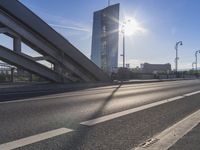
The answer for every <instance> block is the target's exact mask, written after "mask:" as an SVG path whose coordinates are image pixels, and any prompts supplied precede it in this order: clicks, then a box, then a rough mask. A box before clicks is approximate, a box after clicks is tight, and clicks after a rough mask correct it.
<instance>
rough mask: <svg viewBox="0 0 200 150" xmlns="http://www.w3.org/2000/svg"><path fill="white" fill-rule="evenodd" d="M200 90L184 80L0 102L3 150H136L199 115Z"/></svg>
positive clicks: (0, 145) (196, 83)
mask: <svg viewBox="0 0 200 150" xmlns="http://www.w3.org/2000/svg"><path fill="white" fill-rule="evenodd" d="M199 90H200V80H183V81H173V82H172V81H171V82H157V83H146V84H124V85H120V84H119V85H113V86H104V87H98V88H91V89H84V90H79V91H74V92H65V93H60V94H51V93H50V92H49V95H45V96H38V97H34V98H30V99H19V100H15V101H5V102H0V149H1V148H4V149H6V148H7V149H9V148H8V147H9V146H11V147H14V148H17V149H20V150H33V149H36V150H40V149H41V150H55V149H59V150H68V149H69V150H75V149H79V150H94V149H95V150H131V149H133V148H136V147H138V145H140V144H142V143H144V142H145V141H146V140H148V139H150V138H152V137H153V136H155V135H156V134H158V133H160V132H162V131H164V130H165V129H167V128H168V127H170V126H172V125H173V124H175V123H177V122H179V121H181V120H182V119H183V118H185V117H187V116H188V115H190V114H192V113H194V112H195V111H197V110H199V109H200V100H199V99H200V92H199ZM196 91H197V92H196ZM193 92H196V93H193ZM188 93H193V94H188ZM29 94H31V93H29ZM50 94H51V95H50ZM185 94H186V95H185ZM187 94H188V95H187ZM13 96H15V95H13ZM2 97H5V96H4V95H3V96H2ZM0 99H1V95H0ZM49 132H51V133H49ZM41 134H42V135H41ZM19 143H20V144H19ZM22 143H23V144H22ZM21 146H22V147H21Z"/></svg>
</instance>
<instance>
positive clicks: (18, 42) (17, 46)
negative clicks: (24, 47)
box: [13, 37, 21, 53]
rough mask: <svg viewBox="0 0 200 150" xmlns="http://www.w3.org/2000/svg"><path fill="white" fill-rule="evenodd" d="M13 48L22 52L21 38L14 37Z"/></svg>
mask: <svg viewBox="0 0 200 150" xmlns="http://www.w3.org/2000/svg"><path fill="white" fill-rule="evenodd" d="M13 50H14V51H15V52H17V53H21V39H20V38H16V37H15V38H14V39H13Z"/></svg>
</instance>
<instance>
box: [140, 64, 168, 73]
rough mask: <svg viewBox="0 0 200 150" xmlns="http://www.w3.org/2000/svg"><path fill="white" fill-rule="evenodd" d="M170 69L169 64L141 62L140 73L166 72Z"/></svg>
mask: <svg viewBox="0 0 200 150" xmlns="http://www.w3.org/2000/svg"><path fill="white" fill-rule="evenodd" d="M170 71H171V64H169V63H167V64H149V63H144V64H141V72H142V73H167V72H170Z"/></svg>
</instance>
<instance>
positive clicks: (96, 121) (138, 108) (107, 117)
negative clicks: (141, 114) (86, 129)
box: [80, 96, 184, 126]
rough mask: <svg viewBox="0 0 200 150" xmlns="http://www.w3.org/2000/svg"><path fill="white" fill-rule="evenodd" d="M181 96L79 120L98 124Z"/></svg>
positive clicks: (86, 123)
mask: <svg viewBox="0 0 200 150" xmlns="http://www.w3.org/2000/svg"><path fill="white" fill-rule="evenodd" d="M181 98H184V96H177V97H173V98H170V99H166V100H162V101H158V102H154V103H151V104H147V105H143V106H139V107H136V108H133V109H128V110H125V111H121V112H117V113H114V114H110V115H106V116H102V117H99V118H96V119H92V120H88V121H84V122H81V123H80V124H81V125H86V126H93V125H95V124H98V123H102V122H105V121H109V120H112V119H115V118H118V117H122V116H125V115H128V114H132V113H135V112H138V111H141V110H145V109H148V108H151V107H155V106H158V105H161V104H165V103H168V102H172V101H175V100H178V99H181Z"/></svg>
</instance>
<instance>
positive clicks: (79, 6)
mask: <svg viewBox="0 0 200 150" xmlns="http://www.w3.org/2000/svg"><path fill="white" fill-rule="evenodd" d="M20 1H21V2H22V3H23V4H24V5H25V6H27V7H28V8H29V9H31V10H32V11H33V12H34V13H36V14H37V15H38V16H39V17H41V18H42V19H43V20H44V21H45V22H47V23H48V24H49V25H50V26H52V27H53V28H54V29H55V30H56V31H58V32H59V33H60V34H62V35H63V36H64V37H65V38H66V39H68V40H69V41H70V42H71V43H72V44H73V45H74V46H76V47H77V48H78V49H79V50H80V51H81V52H82V53H83V54H85V55H86V56H87V57H88V58H90V55H91V38H92V23H93V20H92V19H93V12H94V11H97V10H100V9H102V8H104V7H106V6H107V3H108V1H107V0H87V1H86V0H58V1H55V0H54V1H53V0H42V1H41V0H20ZM116 3H120V21H121V22H122V21H123V20H126V19H127V18H132V19H133V20H134V21H136V22H137V24H138V26H139V27H140V28H141V29H142V31H140V30H139V31H138V32H135V33H134V34H132V35H127V36H126V63H129V64H130V67H136V66H140V64H141V63H144V62H148V63H171V64H172V67H173V68H174V58H175V49H174V46H175V43H176V42H177V41H180V40H181V41H183V46H180V47H179V58H180V59H179V69H190V68H191V67H192V62H193V61H194V60H195V56H194V53H195V51H196V50H199V49H200V19H199V17H198V15H199V13H200V7H199V6H200V1H199V0H111V4H116ZM121 53H122V35H121V34H120V43H119V59H118V60H119V66H121V65H122V58H121V57H120V54H121ZM199 62H200V61H199Z"/></svg>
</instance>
